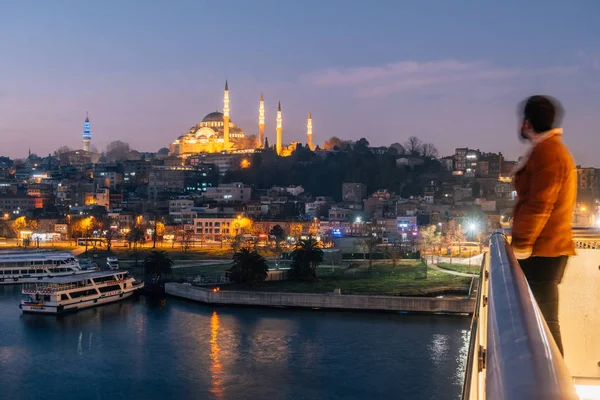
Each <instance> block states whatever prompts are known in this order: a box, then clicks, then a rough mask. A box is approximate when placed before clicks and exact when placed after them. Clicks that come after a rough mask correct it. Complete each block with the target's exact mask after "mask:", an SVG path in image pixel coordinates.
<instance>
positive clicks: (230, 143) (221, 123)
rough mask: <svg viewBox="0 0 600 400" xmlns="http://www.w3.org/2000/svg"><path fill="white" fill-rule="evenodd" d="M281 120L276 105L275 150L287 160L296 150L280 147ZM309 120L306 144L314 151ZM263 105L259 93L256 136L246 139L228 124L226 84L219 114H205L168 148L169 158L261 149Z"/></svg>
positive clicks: (228, 100)
mask: <svg viewBox="0 0 600 400" xmlns="http://www.w3.org/2000/svg"><path fill="white" fill-rule="evenodd" d="M282 135H283V118H282V113H281V104H279V105H278V111H277V119H276V146H275V150H276V152H277V154H278V155H280V156H289V155H291V153H292V152H293V151H294V150H295V149H296V145H297V144H298V143H297V142H292V143H290V144H289V145H284V144H283V136H282ZM312 137H313V135H312V118H311V116H310V114H309V120H308V124H307V140H308V144H309V146H310V148H311V149H314V147H315V146H314V144H313V139H312ZM265 143H266V136H265V101H264V96H263V95H262V93H261V96H260V102H259V108H258V135H251V136H246V134H245V133H244V131H243V130H242V129H241V128H240V127H238V126H237V125H236V124H235V123H234V122H233V121H232V120H231V107H230V98H229V83H228V82H225V91H224V94H223V111H222V112H221V111H219V110H216V111H214V112H211V113H209V114H207V115H206V116H205V117H204V118H203V119H202V121H201V122H200V123H198V124H196V125H194V126H192V127H191V128H190V129H189V131H188V132H187V133H185V134H184V135H181V136H179V137H178V138H177V139H176V140H175V141H174V142H173V143H171V145H170V149H169V155H175V156H179V157H184V158H188V157H191V156H193V155H197V154H207V153H208V154H214V153H220V154H228V153H239V152H253V151H255V150H256V149H260V148H263V147H265Z"/></svg>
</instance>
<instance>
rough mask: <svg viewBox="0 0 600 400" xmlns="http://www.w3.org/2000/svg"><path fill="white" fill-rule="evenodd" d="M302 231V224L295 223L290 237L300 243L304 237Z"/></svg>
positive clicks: (292, 225) (291, 228)
mask: <svg viewBox="0 0 600 400" xmlns="http://www.w3.org/2000/svg"><path fill="white" fill-rule="evenodd" d="M302 231H303V229H302V224H301V223H298V222H295V223H293V224H291V225H290V236H291V237H293V238H294V239H296V241H298V240H299V239H300V236H302Z"/></svg>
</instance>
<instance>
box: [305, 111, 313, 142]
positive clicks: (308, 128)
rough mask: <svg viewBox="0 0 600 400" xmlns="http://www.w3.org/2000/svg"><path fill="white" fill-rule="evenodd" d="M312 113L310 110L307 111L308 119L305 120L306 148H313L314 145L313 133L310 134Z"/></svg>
mask: <svg viewBox="0 0 600 400" xmlns="http://www.w3.org/2000/svg"><path fill="white" fill-rule="evenodd" d="M312 128H313V127H312V115H311V113H310V111H309V112H308V121H307V122H306V136H307V139H308V148H309V149H311V150H313V151H314V150H315V146H314V145H313V136H312V135H313V134H312Z"/></svg>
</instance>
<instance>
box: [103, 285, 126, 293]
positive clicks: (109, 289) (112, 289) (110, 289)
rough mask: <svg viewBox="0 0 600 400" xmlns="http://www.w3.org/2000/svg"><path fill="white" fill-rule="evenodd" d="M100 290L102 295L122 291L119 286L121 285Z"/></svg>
mask: <svg viewBox="0 0 600 400" xmlns="http://www.w3.org/2000/svg"><path fill="white" fill-rule="evenodd" d="M98 290H100V293H107V292H113V291H115V290H121V286H119V285H110V286H104V287H101V288H100V289H98Z"/></svg>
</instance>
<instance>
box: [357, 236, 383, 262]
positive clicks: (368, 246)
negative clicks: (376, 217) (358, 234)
mask: <svg viewBox="0 0 600 400" xmlns="http://www.w3.org/2000/svg"><path fill="white" fill-rule="evenodd" d="M356 242H357V244H358V246H359V247H360V248H361V249H362V251H363V260H365V259H366V258H367V254H369V270H371V267H373V252H374V250H375V249H376V248H377V245H378V244H379V243H381V239H379V238H378V237H377V236H375V235H373V234H372V233H371V234H369V235H368V236H365V237H362V238H360V239H357V241H356Z"/></svg>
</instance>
